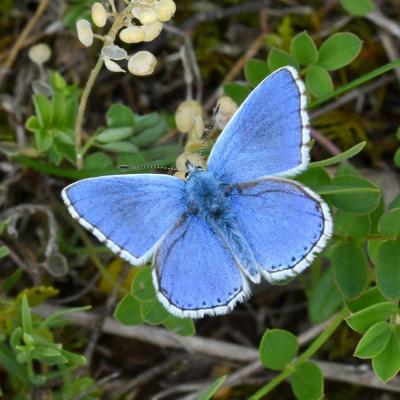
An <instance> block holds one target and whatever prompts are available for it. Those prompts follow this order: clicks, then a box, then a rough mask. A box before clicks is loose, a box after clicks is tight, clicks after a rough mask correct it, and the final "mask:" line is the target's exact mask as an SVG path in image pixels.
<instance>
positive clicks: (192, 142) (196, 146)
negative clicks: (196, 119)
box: [184, 139, 203, 153]
mask: <svg viewBox="0 0 400 400" xmlns="http://www.w3.org/2000/svg"><path fill="white" fill-rule="evenodd" d="M202 146H203V141H202V140H196V139H189V140H188V141H187V142H186V144H185V147H184V150H185V151H186V152H188V153H197V152H199V151H200V150H201V148H202Z"/></svg>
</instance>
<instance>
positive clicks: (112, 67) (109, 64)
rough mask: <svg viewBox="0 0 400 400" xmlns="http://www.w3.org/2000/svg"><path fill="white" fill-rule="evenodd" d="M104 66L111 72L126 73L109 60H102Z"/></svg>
mask: <svg viewBox="0 0 400 400" xmlns="http://www.w3.org/2000/svg"><path fill="white" fill-rule="evenodd" d="M104 65H105V66H106V68H107V69H108V70H109V71H111V72H126V71H125V70H124V69H122V68H121V67H120V66H119V65H118V64H117V63H116V62H115V61H113V60H110V59H109V58H104Z"/></svg>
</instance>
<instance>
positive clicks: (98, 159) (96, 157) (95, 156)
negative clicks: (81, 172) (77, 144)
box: [83, 151, 113, 169]
mask: <svg viewBox="0 0 400 400" xmlns="http://www.w3.org/2000/svg"><path fill="white" fill-rule="evenodd" d="M112 166H113V162H112V160H111V158H110V157H109V156H108V155H107V154H105V153H102V152H100V151H99V152H96V153H92V154H90V155H88V156H87V157H85V161H84V163H83V168H85V169H104V168H112Z"/></svg>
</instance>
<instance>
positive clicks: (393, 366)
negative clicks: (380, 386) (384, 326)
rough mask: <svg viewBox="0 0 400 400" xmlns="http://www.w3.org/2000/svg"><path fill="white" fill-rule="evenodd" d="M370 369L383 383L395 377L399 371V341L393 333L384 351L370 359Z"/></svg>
mask: <svg viewBox="0 0 400 400" xmlns="http://www.w3.org/2000/svg"><path fill="white" fill-rule="evenodd" d="M372 368H373V370H374V372H375V374H376V375H377V376H378V378H379V379H380V380H381V381H383V382H384V383H386V382H387V381H389V380H390V379H392V378H393V377H395V376H396V375H397V373H398V372H399V371H400V348H399V341H398V339H397V337H396V335H395V333H394V332H393V331H392V332H391V335H390V338H389V341H388V343H387V344H386V347H385V349H384V350H383V351H381V352H380V353H379V354H378V355H377V356H376V357H374V358H373V359H372Z"/></svg>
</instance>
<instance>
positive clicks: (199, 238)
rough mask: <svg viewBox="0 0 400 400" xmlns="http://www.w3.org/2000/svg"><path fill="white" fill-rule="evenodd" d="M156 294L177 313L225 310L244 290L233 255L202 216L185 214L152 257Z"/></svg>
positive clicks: (192, 314)
mask: <svg viewBox="0 0 400 400" xmlns="http://www.w3.org/2000/svg"><path fill="white" fill-rule="evenodd" d="M153 282H154V285H155V287H156V288H157V292H158V298H159V299H160V301H161V302H162V303H163V304H164V306H165V307H166V308H167V309H168V311H169V312H171V313H172V314H175V315H177V316H179V317H191V318H200V317H202V316H204V315H217V314H225V313H226V312H228V311H229V310H230V309H231V308H233V307H234V305H235V304H236V303H237V302H238V301H242V300H243V299H244V298H245V296H246V294H247V286H246V282H245V281H244V280H243V279H242V276H241V273H240V269H239V268H238V266H237V265H236V263H235V261H234V259H233V256H232V255H231V254H230V253H229V251H227V249H226V248H225V247H224V246H223V244H222V243H221V241H220V239H219V238H218V236H217V235H216V234H215V233H214V232H213V230H212V229H211V228H210V226H209V225H208V224H207V222H205V220H204V219H202V218H200V217H198V216H195V215H190V214H189V215H185V216H183V217H182V218H181V220H180V221H179V223H178V224H177V225H176V226H175V227H174V228H173V229H172V231H171V232H170V233H169V234H168V235H167V236H166V238H165V240H164V241H163V242H162V244H161V245H160V247H159V248H158V249H157V250H156V253H155V255H154V259H153Z"/></svg>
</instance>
